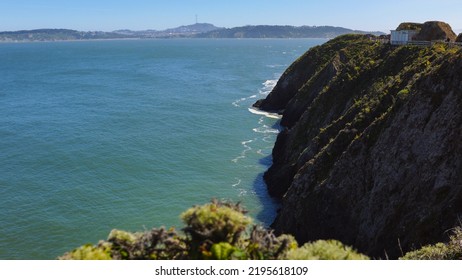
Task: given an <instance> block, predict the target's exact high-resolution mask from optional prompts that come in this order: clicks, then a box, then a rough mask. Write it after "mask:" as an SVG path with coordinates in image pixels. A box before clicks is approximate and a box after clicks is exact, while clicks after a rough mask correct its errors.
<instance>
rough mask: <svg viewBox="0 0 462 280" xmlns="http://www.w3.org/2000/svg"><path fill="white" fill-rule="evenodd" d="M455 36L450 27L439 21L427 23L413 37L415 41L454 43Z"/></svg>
mask: <svg viewBox="0 0 462 280" xmlns="http://www.w3.org/2000/svg"><path fill="white" fill-rule="evenodd" d="M456 38H457V35H456V34H455V33H454V31H452V28H451V26H449V24H447V23H445V22H441V21H427V22H425V23H424V24H423V25H422V26H421V29H420V32H419V33H418V34H417V35H416V36H415V40H417V41H439V40H441V41H451V42H454V41H455V40H456Z"/></svg>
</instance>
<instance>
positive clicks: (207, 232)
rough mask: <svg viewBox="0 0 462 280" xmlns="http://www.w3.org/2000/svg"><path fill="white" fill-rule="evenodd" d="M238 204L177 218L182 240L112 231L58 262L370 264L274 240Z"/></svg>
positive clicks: (315, 246)
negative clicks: (343, 261)
mask: <svg viewBox="0 0 462 280" xmlns="http://www.w3.org/2000/svg"><path fill="white" fill-rule="evenodd" d="M245 214H246V211H245V210H244V209H242V208H241V207H240V205H239V204H232V203H227V202H218V201H212V202H211V203H209V204H205V205H202V206H196V207H193V208H191V209H189V210H187V211H186V212H184V213H183V214H182V215H181V218H182V220H183V222H184V223H185V225H186V226H185V228H184V229H183V234H179V233H177V232H176V231H175V230H174V229H169V230H166V229H164V228H160V229H152V230H151V231H147V232H142V233H130V232H126V231H121V230H113V231H111V233H110V234H109V237H108V239H107V241H100V242H99V243H98V244H97V245H84V246H82V247H80V248H77V249H75V250H73V251H71V252H68V253H66V254H65V255H63V256H61V257H60V259H74V260H76V259H79V260H80V259H83V260H85V259H86V260H106V259H116V260H122V259H130V260H136V259H146V260H149V259H150V260H178V259H196V260H201V259H211V260H275V259H368V258H367V257H366V256H364V255H361V254H359V253H357V252H356V251H354V250H353V249H352V248H350V247H348V246H345V245H343V244H342V243H340V242H339V241H332V240H330V241H317V242H314V243H307V244H305V245H304V246H302V247H300V248H299V247H298V245H297V242H296V241H295V239H294V238H293V237H292V236H290V235H281V236H275V235H274V234H273V232H272V231H271V230H267V229H264V228H262V227H261V226H257V225H254V224H252V219H251V218H250V217H248V216H246V215H245Z"/></svg>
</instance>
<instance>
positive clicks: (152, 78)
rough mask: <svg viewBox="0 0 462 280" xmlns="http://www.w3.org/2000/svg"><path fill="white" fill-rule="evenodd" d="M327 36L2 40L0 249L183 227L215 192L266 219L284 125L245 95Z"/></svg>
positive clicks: (34, 252) (45, 247) (19, 255)
mask: <svg viewBox="0 0 462 280" xmlns="http://www.w3.org/2000/svg"><path fill="white" fill-rule="evenodd" d="M324 41H325V40H316V39H297V40H250V39H249V40H208V39H178V40H176V39H173V40H139V41H136V40H133V41H88V42H48V43H22V44H0V156H1V160H0V259H54V258H56V257H57V256H59V255H62V254H63V253H64V252H65V251H68V250H70V249H73V248H75V247H77V246H80V245H82V244H85V243H96V242H97V241H98V240H100V239H105V238H106V237H107V235H108V233H109V232H110V230H111V229H113V228H118V229H124V230H131V231H143V230H145V229H150V228H152V227H159V226H161V225H166V226H177V227H181V221H180V219H179V214H180V213H181V212H182V211H184V210H186V209H187V208H189V207H191V206H192V205H195V204H203V203H206V202H208V201H210V199H211V198H219V199H231V200H232V201H235V202H238V201H242V203H243V204H244V205H245V207H246V208H247V209H248V210H249V211H250V215H251V216H252V217H254V219H255V221H257V222H260V223H263V224H266V225H267V224H269V223H271V221H272V219H273V218H274V216H275V211H276V208H277V204H276V203H275V202H274V201H273V200H272V199H270V198H269V197H268V195H267V193H266V189H265V185H264V183H263V181H262V173H263V172H264V171H265V170H266V169H267V167H268V165H269V164H270V163H271V158H270V153H271V149H272V146H273V144H274V141H275V138H276V135H277V132H278V124H277V119H273V118H268V117H265V116H263V115H258V114H254V113H251V112H250V111H249V107H250V106H251V105H252V104H253V102H255V101H256V100H257V99H259V98H263V97H264V96H265V95H266V94H268V92H269V91H270V90H271V88H272V87H273V86H274V85H275V83H276V80H277V79H278V78H279V76H280V75H281V74H282V73H283V71H284V70H285V69H286V67H287V66H288V65H289V64H290V63H291V62H292V61H294V60H295V59H296V58H297V57H298V56H300V55H301V54H302V53H304V52H305V51H306V50H307V49H309V48H310V47H312V46H314V45H318V44H320V43H322V42H324Z"/></svg>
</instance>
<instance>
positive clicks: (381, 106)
mask: <svg viewBox="0 0 462 280" xmlns="http://www.w3.org/2000/svg"><path fill="white" fill-rule="evenodd" d="M460 77H462V50H461V49H460V48H458V47H454V48H449V47H448V46H444V45H435V46H433V47H427V48H421V47H413V46H401V47H393V46H390V45H386V44H381V43H378V42H374V41H371V40H370V39H369V38H367V37H365V36H360V35H347V36H342V37H338V38H336V39H334V40H332V41H329V42H328V43H326V44H324V45H323V46H320V47H316V48H313V49H312V50H310V51H308V52H307V53H306V54H305V55H303V56H302V57H301V58H300V59H299V60H297V61H296V62H295V63H294V64H293V65H292V66H290V67H289V68H288V70H287V71H286V72H285V73H284V75H283V76H282V77H281V79H280V80H279V82H278V84H277V86H276V87H275V89H274V90H273V92H272V93H271V94H270V95H269V96H268V97H267V99H265V100H262V101H259V102H257V103H256V104H255V105H256V106H259V107H260V108H261V109H264V110H277V111H281V112H282V111H283V118H282V124H283V125H284V126H285V127H286V129H285V130H284V131H282V132H281V134H280V135H279V136H278V138H277V141H276V144H275V147H274V149H273V161H274V163H273V165H272V167H271V168H270V169H269V170H268V171H267V172H266V174H265V180H266V182H267V184H268V188H269V191H270V193H271V194H272V195H273V196H277V197H280V198H282V201H283V202H282V208H281V210H280V211H279V213H278V215H277V218H276V220H275V222H274V223H273V225H272V227H273V228H274V229H275V230H276V232H278V233H291V234H293V235H295V237H296V238H297V240H298V241H299V242H306V241H311V240H317V239H338V240H340V241H342V242H344V243H346V244H349V245H352V246H354V247H356V248H358V249H359V250H360V251H361V252H363V253H366V254H368V255H370V256H373V257H379V258H384V257H390V258H397V257H399V256H401V255H402V252H406V251H409V250H411V249H415V248H419V247H420V246H421V245H425V244H429V243H435V242H439V241H443V240H444V239H445V238H446V237H447V236H446V234H445V233H446V232H447V231H448V230H449V229H451V228H453V227H455V226H457V225H460V215H462V173H461V172H460V170H462V142H461V141H460V139H461V137H462V81H461V79H460Z"/></svg>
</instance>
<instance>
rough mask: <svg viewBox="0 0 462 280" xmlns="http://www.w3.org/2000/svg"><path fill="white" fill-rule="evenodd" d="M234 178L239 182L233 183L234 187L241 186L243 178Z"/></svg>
mask: <svg viewBox="0 0 462 280" xmlns="http://www.w3.org/2000/svg"><path fill="white" fill-rule="evenodd" d="M234 179H236V180H237V183H235V184H232V185H231V186H233V187H237V186H239V185H240V184H241V182H242V180H241V179H239V178H234Z"/></svg>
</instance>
